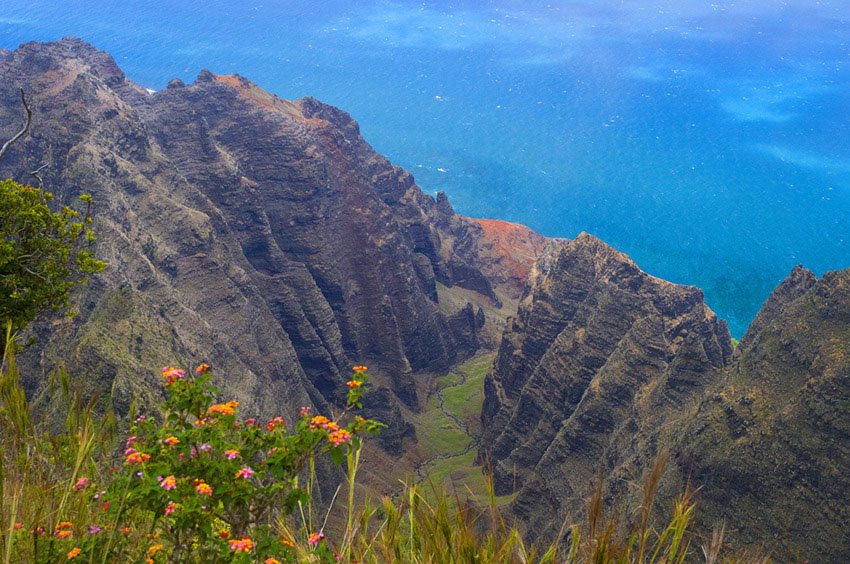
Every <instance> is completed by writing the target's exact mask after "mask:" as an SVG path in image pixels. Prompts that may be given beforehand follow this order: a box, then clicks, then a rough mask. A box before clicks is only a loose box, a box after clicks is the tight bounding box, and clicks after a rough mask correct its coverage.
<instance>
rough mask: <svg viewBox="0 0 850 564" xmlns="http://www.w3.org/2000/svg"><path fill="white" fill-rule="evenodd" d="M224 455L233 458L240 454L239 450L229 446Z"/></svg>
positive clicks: (229, 458) (228, 458)
mask: <svg viewBox="0 0 850 564" xmlns="http://www.w3.org/2000/svg"><path fill="white" fill-rule="evenodd" d="M224 456H225V457H227V460H233V459H235V458H237V457H238V456H239V451H238V450H236V449H233V448H229V449H227V450H226V451H224Z"/></svg>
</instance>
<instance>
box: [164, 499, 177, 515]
mask: <svg viewBox="0 0 850 564" xmlns="http://www.w3.org/2000/svg"><path fill="white" fill-rule="evenodd" d="M175 511H177V504H176V503H174V502H173V501H169V502H168V505H166V506H165V514H166V515H171V514H172V513H174V512H175Z"/></svg>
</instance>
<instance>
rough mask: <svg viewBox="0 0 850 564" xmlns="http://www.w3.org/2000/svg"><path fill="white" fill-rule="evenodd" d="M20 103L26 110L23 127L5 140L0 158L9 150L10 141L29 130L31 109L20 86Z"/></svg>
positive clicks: (12, 141) (15, 139) (0, 151)
mask: <svg viewBox="0 0 850 564" xmlns="http://www.w3.org/2000/svg"><path fill="white" fill-rule="evenodd" d="M21 103H22V104H23V105H24V110H26V112H27V121H26V123H24V127H23V129H21V130H20V131H19V132H18V133H17V134H16V135H15V136H14V137H12V138H11V139H9V140H8V141H6V144H5V145H3V148H2V149H0V159H2V158H3V157H4V156H5V155H6V151H8V150H9V147H11V146H12V143H14V142H15V141H17V140H18V139H20V138H21V137H23V136H24V135H26V134H27V132H28V131H29V130H30V125H31V124H32V110H31V109H30V106H29V104H28V103H27V96H26V94H24V89H23V88H21Z"/></svg>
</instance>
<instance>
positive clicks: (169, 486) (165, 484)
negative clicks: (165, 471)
mask: <svg viewBox="0 0 850 564" xmlns="http://www.w3.org/2000/svg"><path fill="white" fill-rule="evenodd" d="M160 486H161V487H162V488H163V489H165V490H173V489H175V488H176V487H177V478H175V477H174V476H173V475H172V476H167V477H166V478H165V479H164V480H162V483H160Z"/></svg>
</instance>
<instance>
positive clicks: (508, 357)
mask: <svg viewBox="0 0 850 564" xmlns="http://www.w3.org/2000/svg"><path fill="white" fill-rule="evenodd" d="M485 394H486V395H485V405H484V410H483V412H482V422H483V425H484V428H485V436H484V440H483V443H482V444H483V447H482V449H481V452H480V459H481V460H482V461H483V462H485V463H489V464H490V465H491V467H492V469H493V472H494V477H495V484H496V490H497V493H499V494H505V493H509V492H516V498H515V500H514V502H513V503H512V504H511V506H510V512H511V513H512V514H513V515H514V516H515V517H516V518H517V519H518V521H519V522H520V523H521V524H522V525H523V526H524V527H526V528H527V530H528V531H533V535H531V533H529V534H530V535H531V536H534V537H535V538H546V537H549V538H551V537H552V536H553V535H554V534H555V533H557V532H558V530H559V528H560V527H561V525H562V523H563V521H565V520H566V521H568V522H569V521H571V520H576V519H580V518H581V516H582V514H583V511H584V510H585V507H586V506H585V503H586V499H587V498H588V497H589V496H590V495H591V494H592V492H593V491H594V489H595V487H596V485H597V484H598V483H600V482H601V483H602V486H603V492H604V495H605V499H606V501H607V502H608V503H609V504H610V505H616V506H619V508H620V509H621V510H623V511H624V512H625V514H627V515H628V514H632V512H633V511H635V510H636V508H637V507H638V506H639V504H640V502H641V496H642V482H643V477H642V475H643V474H644V473H646V472H648V471H649V470H650V469H651V467H652V466H653V463H654V461H655V460H656V458H657V457H658V456H661V455H664V456H667V457H668V464H667V468H666V473H665V475H664V478H663V480H662V482H661V485H660V489H659V496H658V499H657V506H658V508H659V509H661V510H662V513H663V512H664V510H665V508H669V505H670V501H671V500H672V498H673V497H674V496H676V495H677V494H679V493H681V492H682V491H683V490H684V489H685V487H686V486H687V485H688V484H690V486H692V487H696V488H700V489H699V499H700V506H699V510H698V512H697V515H698V528H700V529H701V530H703V531H710V530H711V529H712V528H713V527H715V526H718V527H719V526H720V525H722V524H725V527H726V530H727V541H728V542H730V543H731V544H733V545H738V546H758V545H762V544H764V545H765V546H766V548H767V549H768V550H769V551H771V552H772V553H773V554H774V555H775V556H777V557H778V558H779V559H780V560H781V561H787V560H796V559H800V558H801V557H805V558H809V559H812V561H824V562H825V561H845V560H847V559H848V558H849V557H850V542H848V540H847V536H846V534H843V533H842V531H846V530H847V527H848V525H850V510H848V507H850V494H848V492H850V487H848V486H850V483H848V480H850V478H848V475H847V473H846V472H844V467H845V466H846V463H847V462H848V461H850V426H848V421H850V420H848V417H847V416H848V414H849V413H850V412H848V406H850V270H847V271H841V272H833V273H828V274H826V275H825V276H824V277H823V278H822V279H820V280H817V279H816V278H815V276H814V275H813V274H812V273H811V272H808V271H806V270H804V269H802V268H800V267H798V268H796V269H794V271H793V272H792V273H791V274H790V275H789V277H788V278H787V279H786V280H785V281H784V282H783V283H782V284H780V286H779V287H778V288H777V289H776V291H775V292H774V293H773V295H772V296H771V297H770V298H769V299H768V301H767V302H766V304H765V306H764V308H763V309H762V312H761V313H760V314H759V316H758V317H757V318H756V320H755V321H754V322H753V325H752V327H751V328H750V330H749V331H748V332H747V335H746V336H745V338H744V339H743V340H742V342H741V345H740V346H739V349H738V350H737V351H736V352H735V353H734V354H733V351H732V347H731V342H730V338H729V333H728V331H727V329H726V327H725V324H724V323H723V322H721V321H718V320H717V319H716V317H715V316H714V314H713V313H712V312H711V311H710V310H709V309H708V307H706V305H705V303H704V301H703V296H702V293H701V292H700V291H699V290H698V289H696V288H693V287H686V286H678V285H674V284H670V283H667V282H663V281H661V280H658V279H655V278H653V277H651V276H649V275H647V274H645V273H643V272H641V271H640V270H639V269H638V267H637V266H636V265H635V264H634V263H633V262H632V261H631V260H629V259H628V258H627V257H625V256H624V255H622V254H621V253H618V252H617V251H615V250H613V249H611V248H610V247H608V246H607V245H605V244H604V243H602V242H601V241H599V240H597V239H594V238H593V237H591V236H588V235H580V236H579V237H578V238H577V239H576V240H575V241H570V242H555V243H550V245H549V246H548V247H547V249H546V251H545V253H544V254H543V256H542V257H541V259H540V260H539V261H538V262H537V264H536V265H535V267H534V269H533V271H532V281H531V285H530V287H529V289H528V292H527V293H526V294H525V295H524V296H523V298H522V301H521V304H520V307H519V312H518V315H517V318H516V319H515V320H513V322H512V324H511V325H510V326H509V328H508V330H507V331H506V332H505V334H504V338H503V341H502V344H501V348H500V350H499V355H498V358H497V360H496V363H495V366H494V368H493V370H492V372H491V374H490V375H489V376H488V378H487V380H486V384H485Z"/></svg>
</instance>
